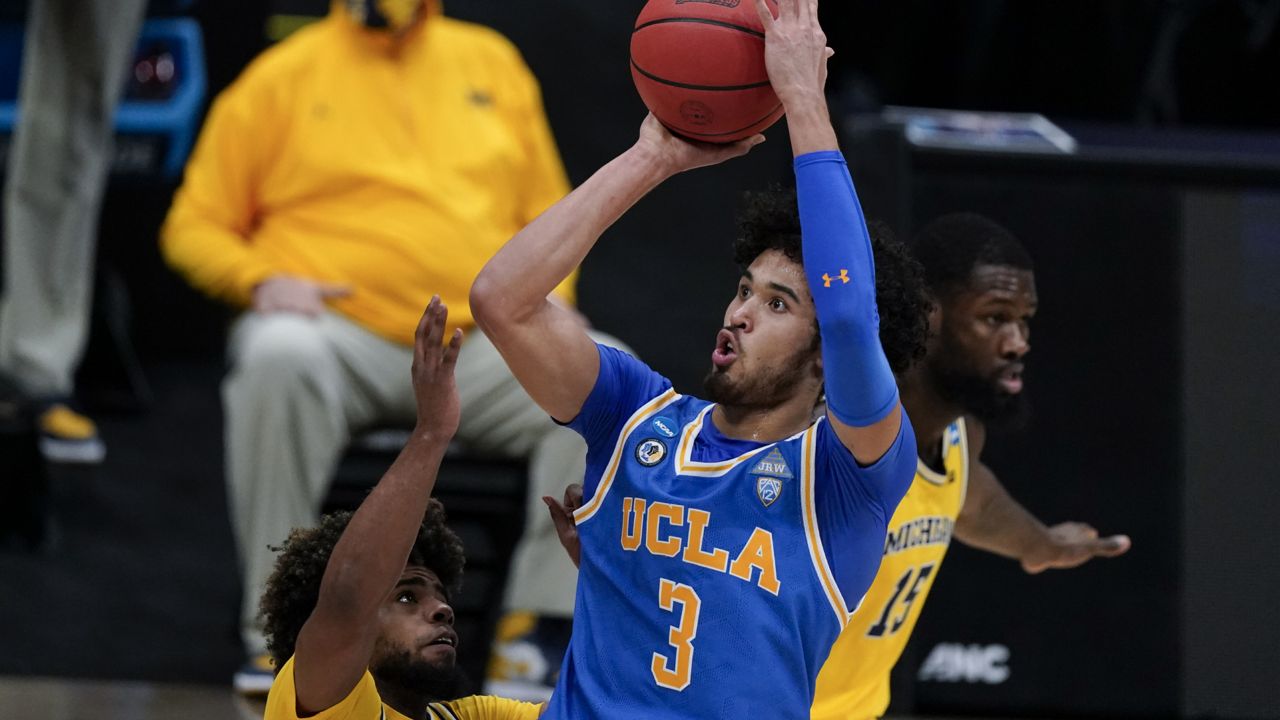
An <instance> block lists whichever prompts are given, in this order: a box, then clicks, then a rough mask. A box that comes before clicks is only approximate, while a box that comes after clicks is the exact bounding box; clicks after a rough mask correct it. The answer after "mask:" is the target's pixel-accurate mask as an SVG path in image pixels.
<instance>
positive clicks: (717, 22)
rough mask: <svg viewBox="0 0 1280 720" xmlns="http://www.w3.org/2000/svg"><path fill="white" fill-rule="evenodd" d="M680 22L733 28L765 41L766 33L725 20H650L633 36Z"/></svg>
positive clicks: (637, 29) (636, 30)
mask: <svg viewBox="0 0 1280 720" xmlns="http://www.w3.org/2000/svg"><path fill="white" fill-rule="evenodd" d="M680 22H690V23H701V24H703V25H719V26H720V27H725V28H731V29H733V30H738V31H739V32H744V33H746V34H748V35H754V36H756V37H758V38H760V39H761V40H763V39H764V33H763V32H760V31H759V30H753V29H751V28H749V27H743V26H741V25H734V24H733V23H728V22H725V21H723V20H709V19H707V18H659V19H657V20H650V21H649V22H647V23H645V24H643V25H637V26H636V29H635V30H632V31H631V34H632V35H634V34H636V33H638V32H640V31H641V30H643V29H645V28H647V27H650V26H652V25H661V24H663V23H680Z"/></svg>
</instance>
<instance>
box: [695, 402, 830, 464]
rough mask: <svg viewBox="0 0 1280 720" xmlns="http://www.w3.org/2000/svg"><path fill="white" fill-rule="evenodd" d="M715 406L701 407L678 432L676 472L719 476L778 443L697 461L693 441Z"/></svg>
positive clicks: (798, 434) (803, 431)
mask: <svg viewBox="0 0 1280 720" xmlns="http://www.w3.org/2000/svg"><path fill="white" fill-rule="evenodd" d="M715 407H716V406H715V405H714V404H712V405H708V406H706V407H705V408H703V409H702V412H700V413H698V415H697V417H695V418H694V419H693V420H691V421H689V423H688V424H686V425H685V426H684V430H682V431H681V432H680V444H679V446H677V448H676V472H678V473H680V474H681V475H692V476H694V477H720V476H721V475H724V474H726V473H728V472H729V471H730V470H732V469H734V468H735V467H737V466H738V465H740V464H742V463H743V462H746V461H747V460H749V459H751V458H752V457H755V456H756V454H758V453H760V452H761V451H763V450H768V449H769V448H771V447H773V446H775V445H777V444H778V443H777V442H771V443H769V444H768V445H761V446H760V447H758V448H755V449H753V450H748V451H747V452H745V453H743V454H741V455H739V456H738V457H735V458H732V459H730V460H721V461H719V462H713V463H707V462H698V461H696V460H694V459H693V441H694V440H695V439H697V437H698V433H700V432H702V426H703V425H704V424H705V423H706V418H707V416H708V415H709V414H710V413H711V411H712V410H714V409H715ZM809 427H810V428H812V427H813V426H812V425H810V426H809ZM806 432H808V430H807V429H806V430H801V431H800V432H798V433H796V434H795V435H792V436H791V437H789V438H785V439H784V440H781V441H778V442H786V441H787V440H794V439H795V438H798V437H800V436H801V435H803V434H804V433H806Z"/></svg>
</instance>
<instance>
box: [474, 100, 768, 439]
mask: <svg viewBox="0 0 1280 720" xmlns="http://www.w3.org/2000/svg"><path fill="white" fill-rule="evenodd" d="M763 140H764V137H763V136H761V135H756V136H754V137H751V138H748V139H746V140H743V141H741V142H738V143H734V144H732V145H702V144H695V143H690V142H686V141H684V140H680V139H679V138H676V137H674V136H673V135H671V133H669V132H667V130H666V129H665V128H664V127H662V125H661V123H659V122H658V121H657V120H656V119H654V118H653V116H649V117H647V118H645V121H644V124H643V125H642V126H641V128H640V138H639V140H637V141H636V144H635V145H633V146H632V147H631V148H630V149H628V150H627V151H626V152H624V153H623V154H622V155H620V156H618V157H617V158H615V159H614V160H613V161H612V162H610V163H609V164H607V165H605V166H604V167H603V168H601V169H600V170H598V171H597V172H596V173H595V174H594V175H592V176H591V178H590V179H588V180H587V181H586V182H585V183H583V184H582V186H581V187H579V188H578V189H576V190H574V191H573V192H571V193H569V195H568V196H567V197H565V198H564V199H563V200H561V201H560V202H558V203H556V204H555V205H552V206H551V207H550V208H548V209H547V210H546V212H544V213H542V215H540V216H539V217H538V218H537V219H536V220H534V221H533V222H532V223H530V224H529V225H528V226H527V227H525V228H524V229H523V230H521V231H520V232H519V233H517V234H516V235H515V237H513V238H511V240H509V241H508V242H507V244H506V245H504V246H503V248H502V249H501V250H499V251H498V253H497V254H496V255H494V257H493V258H492V259H491V260H490V261H489V262H488V264H486V265H485V267H484V269H483V270H481V271H480V275H479V276H478V277H477V278H476V281H475V284H474V285H472V287H471V311H472V313H473V314H474V315H475V318H476V322H477V323H478V324H479V325H480V328H481V329H482V330H484V332H485V334H486V335H487V336H488V337H489V339H490V340H492V341H493V344H494V346H495V347H497V348H498V352H500V353H502V357H503V359H505V360H506V362H507V365H508V366H509V367H510V368H511V371H512V372H513V373H514V374H515V376H516V379H518V380H519V381H520V384H521V385H523V386H524V388H525V390H526V391H527V392H528V393H529V395H530V396H531V397H532V398H533V399H534V401H535V402H537V403H538V404H539V405H541V406H542V409H544V410H546V411H547V413H548V414H550V415H551V416H552V417H554V418H556V419H557V420H560V421H562V422H568V421H569V420H572V419H573V418H575V417H577V415H578V412H579V411H580V410H581V409H582V404H583V402H585V401H586V399H587V396H588V395H589V394H590V393H591V389H592V388H593V387H594V386H595V381H596V375H597V374H598V373H599V370H600V366H599V362H600V358H599V355H598V354H597V351H596V348H595V344H594V343H593V342H592V341H591V339H590V337H588V336H587V333H586V329H585V328H584V327H583V326H582V324H581V323H580V322H579V321H578V319H577V317H576V316H575V315H574V314H573V313H570V312H568V311H567V310H565V309H564V308H561V307H557V306H556V305H555V304H554V303H551V302H549V301H548V300H547V296H548V295H550V294H551V291H552V290H553V289H554V288H555V287H556V286H557V285H559V284H560V282H561V281H563V280H564V279H565V278H566V277H568V275H569V273H571V272H573V270H574V268H576V267H578V265H579V264H581V263H582V260H583V259H584V258H585V257H586V256H587V252H588V251H590V250H591V248H592V246H594V245H595V243H596V241H597V240H599V239H600V236H601V235H602V234H603V233H604V231H605V230H607V229H608V228H609V226H610V225H613V223H614V222H616V221H617V220H618V218H620V217H622V214H623V213H625V212H626V211H627V210H628V209H630V208H631V206H632V205H634V204H636V202H638V201H639V200H640V198H642V197H644V196H645V195H646V194H648V193H649V191H650V190H652V189H653V188H655V187H657V186H658V185H659V184H660V183H662V182H663V181H664V180H666V179H667V178H669V177H671V176H672V175H676V174H678V173H681V172H684V171H685V170H692V169H693V168H697V167H702V166H705V165H714V164H716V163H720V162H723V161H724V160H728V159H729V158H732V157H737V156H739V155H743V154H746V152H747V151H748V150H750V149H751V148H752V147H753V146H755V145H757V144H759V143H760V142H761V141H763Z"/></svg>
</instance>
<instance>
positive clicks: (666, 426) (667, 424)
mask: <svg viewBox="0 0 1280 720" xmlns="http://www.w3.org/2000/svg"><path fill="white" fill-rule="evenodd" d="M653 429H654V430H656V431H657V432H658V434H659V435H661V436H662V437H664V438H673V437H675V436H676V423H675V421H674V420H672V419H671V418H669V417H662V416H658V417H656V418H654V419H653Z"/></svg>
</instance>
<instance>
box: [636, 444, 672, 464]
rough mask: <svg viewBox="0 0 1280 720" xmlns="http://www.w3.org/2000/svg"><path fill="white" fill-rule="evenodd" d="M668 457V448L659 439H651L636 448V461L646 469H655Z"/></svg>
mask: <svg viewBox="0 0 1280 720" xmlns="http://www.w3.org/2000/svg"><path fill="white" fill-rule="evenodd" d="M666 456H667V446H666V445H663V444H662V442H661V441H660V440H658V439H657V438H649V439H648V440H645V441H643V442H641V443H640V444H639V445H637V446H636V461H637V462H639V463H640V464H641V465H643V466H645V467H653V466H654V465H657V464H658V463H660V462H662V458H664V457H666Z"/></svg>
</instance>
